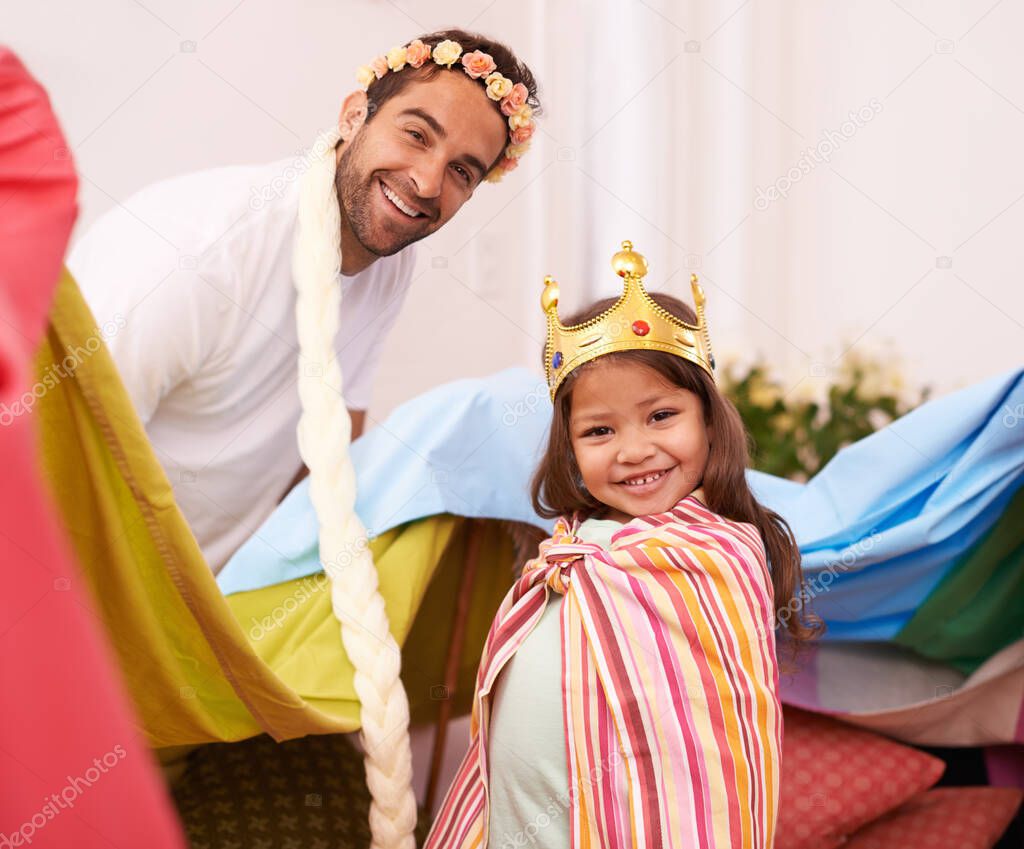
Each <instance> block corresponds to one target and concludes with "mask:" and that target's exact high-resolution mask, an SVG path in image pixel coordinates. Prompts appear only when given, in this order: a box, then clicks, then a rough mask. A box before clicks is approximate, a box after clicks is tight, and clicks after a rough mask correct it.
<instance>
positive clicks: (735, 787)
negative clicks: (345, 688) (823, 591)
mask: <svg viewBox="0 0 1024 849" xmlns="http://www.w3.org/2000/svg"><path fill="white" fill-rule="evenodd" d="M612 266H613V268H614V269H615V271H616V272H617V273H618V274H619V275H620V276H622V277H623V278H625V286H624V290H623V294H622V297H620V298H619V299H617V300H614V299H608V300H605V301H600V302H598V303H596V304H594V305H593V306H591V307H590V308H589V309H587V310H585V311H584V312H583V313H582V314H580V315H578V316H575V317H574V318H573V319H572V320H570V321H569V322H567V324H562V322H561V321H560V320H559V318H558V314H557V306H558V289H557V286H556V285H555V284H554V281H552V280H550V278H549V279H548V280H547V281H546V283H547V286H546V289H545V293H544V297H543V298H542V306H543V307H544V310H545V312H546V313H547V316H548V343H547V347H546V350H545V371H546V373H547V377H548V385H549V387H550V389H551V394H552V400H553V402H554V415H553V419H552V423H551V433H550V437H549V441H548V446H547V451H546V453H545V455H544V458H543V460H542V461H541V464H540V467H539V469H538V470H537V473H536V476H535V478H534V483H533V500H534V505H535V508H536V510H537V512H538V513H539V514H540V515H542V516H546V517H548V518H556V517H558V520H557V522H556V523H555V527H554V531H553V533H552V536H551V538H550V539H548V540H546V541H545V542H543V543H542V544H541V546H540V556H539V557H537V558H536V559H535V560H532V561H530V562H529V563H527V564H526V566H525V568H524V571H523V575H522V577H521V578H520V579H519V580H518V581H517V582H516V584H515V586H514V587H513V588H512V590H511V591H510V592H509V594H508V595H507V596H506V597H505V600H504V601H503V602H502V605H501V608H500V609H499V611H498V614H497V616H496V617H495V620H494V623H493V624H492V626H491V630H490V634H489V636H488V639H487V643H486V645H485V647H484V652H483V658H482V660H481V663H480V669H479V672H478V675H477V690H476V696H475V698H474V706H473V722H472V741H471V744H470V749H469V752H468V754H467V755H466V758H465V760H464V761H463V763H462V766H461V768H460V770H459V773H458V775H457V777H456V779H455V782H454V784H453V786H452V788H451V789H450V790H449V793H448V796H447V797H446V799H445V802H444V805H443V807H442V809H441V811H440V814H439V816H438V818H437V820H436V822H435V823H434V827H433V829H432V831H431V834H430V837H429V838H428V841H427V844H426V845H427V847H428V849H435V847H436V848H437V849H442V848H443V849H469V848H470V847H477V846H481V847H483V846H486V847H488V849H505V848H506V847H518V846H525V845H527V844H529V845H531V846H544V847H559V849H564V847H573V849H577V848H578V847H594V849H597V847H604V848H605V849H612V847H615V849H618V847H675V849H691V847H692V848H693V849H696V847H700V849H719V848H720V847H764V848H765V849H770V847H771V845H772V840H773V834H774V825H775V815H776V809H777V805H778V796H779V752H780V745H781V735H782V712H781V709H780V704H779V699H778V689H777V685H778V672H777V667H776V658H775V637H774V628H775V621H776V620H775V613H776V610H779V609H783V608H785V607H786V604H787V603H788V602H789V600H790V599H791V598H792V597H793V593H794V591H795V590H796V588H797V587H798V586H799V584H800V580H801V576H800V559H799V551H798V549H797V547H796V544H795V542H794V540H793V536H792V534H791V532H790V530H789V528H788V526H787V525H786V523H785V522H784V521H783V520H782V519H781V518H780V517H779V516H778V515H776V514H775V513H772V512H771V511H770V510H767V509H765V508H764V507H762V506H761V505H760V504H758V502H757V501H756V500H755V499H754V497H753V495H752V494H751V492H750V489H749V487H748V485H747V482H746V477H745V469H746V466H747V442H746V434H745V432H744V429H743V425H742V423H741V422H740V419H739V416H738V414H737V413H736V410H735V408H734V407H733V406H732V404H731V403H730V402H729V401H728V400H726V399H725V398H724V397H723V396H722V395H721V394H720V393H719V391H718V388H717V387H716V385H715V380H714V358H713V356H712V354H711V345H710V339H709V336H708V332H707V326H706V324H705V321H704V309H703V306H704V295H703V291H702V290H701V288H700V286H698V285H697V282H696V277H694V278H693V282H692V287H693V293H694V298H695V300H696V304H697V312H696V315H695V314H694V313H693V312H692V311H691V310H690V309H689V308H688V307H686V306H685V305H684V304H682V303H681V302H680V301H678V300H676V299H674V298H671V297H669V296H666V295H660V294H656V295H654V296H651V295H649V294H648V293H647V292H646V291H645V290H644V288H643V285H642V283H641V278H642V277H643V275H644V274H645V273H646V270H647V264H646V261H645V260H644V258H643V257H642V256H641V255H640V254H637V253H636V252H634V251H633V250H632V245H631V244H630V243H629V242H624V243H623V250H622V251H620V252H619V253H617V254H616V255H615V257H614V258H613V260H612ZM768 563H771V569H770V570H769V568H768ZM785 621H786V627H787V628H788V630H789V631H790V632H791V636H793V637H795V638H796V639H806V638H807V637H808V636H809V635H810V633H811V631H810V629H809V628H808V627H807V626H805V625H804V624H802V623H800V622H799V621H797V619H796V618H794V617H787V618H786V620H785Z"/></svg>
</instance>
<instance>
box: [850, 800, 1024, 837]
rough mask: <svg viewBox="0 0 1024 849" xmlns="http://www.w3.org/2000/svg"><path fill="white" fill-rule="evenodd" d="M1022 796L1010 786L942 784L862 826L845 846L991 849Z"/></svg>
mask: <svg viewBox="0 0 1024 849" xmlns="http://www.w3.org/2000/svg"><path fill="white" fill-rule="evenodd" d="M1022 798H1024V791H1021V790H1017V789H1015V788H1011V787H938V788H936V789H934V790H929V791H928V792H927V793H922V794H920V795H919V796H916V797H914V798H913V799H911V800H910V801H909V802H906V803H905V804H903V805H901V806H900V807H899V808H897V809H896V810H895V811H890V812H889V813H887V814H886V815H885V816H883V817H881V818H880V819H878V820H876V821H875V822H873V823H870V824H868V825H866V826H864V828H862V829H861V830H860V831H858V832H857V833H856V834H854V835H853V837H851V838H850V840H849V841H848V842H847V844H846V847H845V849H947V848H948V849H991V847H992V846H994V845H995V842H996V841H997V840H998V839H999V836H1000V835H1001V834H1002V833H1003V832H1004V831H1005V830H1006V827H1007V826H1008V825H1009V824H1010V820H1011V819H1013V815H1014V814H1015V813H1016V811H1017V808H1018V807H1020V802H1021V799H1022Z"/></svg>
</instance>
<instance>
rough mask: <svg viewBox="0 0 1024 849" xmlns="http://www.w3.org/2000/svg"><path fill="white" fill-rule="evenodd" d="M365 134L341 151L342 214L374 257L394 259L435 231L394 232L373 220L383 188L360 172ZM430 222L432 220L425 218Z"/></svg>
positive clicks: (337, 178) (337, 182)
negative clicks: (379, 194) (376, 200)
mask: <svg viewBox="0 0 1024 849" xmlns="http://www.w3.org/2000/svg"><path fill="white" fill-rule="evenodd" d="M365 135H366V134H365V131H364V132H359V133H356V136H355V138H354V139H352V141H351V142H349V143H348V147H347V148H346V149H345V150H344V151H343V152H342V154H341V159H340V161H339V162H338V169H337V171H336V172H335V175H334V185H335V188H336V190H337V193H338V206H339V207H340V209H341V215H342V217H343V218H344V219H345V221H347V222H348V226H349V228H350V229H351V230H352V234H353V235H354V236H355V237H356V241H357V242H359V244H360V245H362V246H363V248H364V249H365V250H367V251H368V252H369V253H371V254H373V255H374V256H378V257H382V256H391V255H392V254H396V253H398V252H399V251H400V250H402V249H403V248H405V247H408V246H409V245H411V244H412V243H413V242H418V241H419V240H420V239H422V238H424V237H425V236H429V235H430V233H431V232H433V231H432V230H431V229H429V228H424V229H423V230H413V231H410V232H408V233H401V232H395V231H392V230H389V229H387V227H385V226H382V225H381V223H380V222H379V221H376V222H375V220H374V213H373V208H374V204H375V198H374V194H375V193H378V192H380V186H379V185H378V184H377V180H376V178H375V177H374V175H373V174H372V173H371V174H368V175H364V174H362V173H360V170H359V164H358V162H359V154H360V152H361V150H362V147H363V142H364V137H365ZM425 220H426V221H429V219H425Z"/></svg>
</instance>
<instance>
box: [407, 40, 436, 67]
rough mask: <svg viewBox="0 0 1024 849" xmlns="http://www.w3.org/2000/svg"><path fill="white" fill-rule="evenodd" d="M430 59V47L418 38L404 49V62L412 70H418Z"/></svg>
mask: <svg viewBox="0 0 1024 849" xmlns="http://www.w3.org/2000/svg"><path fill="white" fill-rule="evenodd" d="M429 58H430V46H429V45H427V44H424V43H423V42H422V41H420V40H419V39H418V38H417V39H416V40H415V41H410V42H409V46H408V47H406V48H405V61H406V62H408V63H409V65H410V66H411V67H413V68H418V67H420V65H422V64H423V63H424V62H426V61H427V59H429Z"/></svg>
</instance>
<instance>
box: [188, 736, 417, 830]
mask: <svg viewBox="0 0 1024 849" xmlns="http://www.w3.org/2000/svg"><path fill="white" fill-rule="evenodd" d="M174 799H175V802H176V803H177V805H178V813H179V814H180V816H181V819H182V822H183V824H184V826H185V832H186V834H187V836H188V840H189V845H190V847H191V849H366V847H368V846H369V845H370V828H369V823H368V821H367V817H368V812H369V807H370V795H369V791H368V790H367V788H366V779H365V774H364V771H363V757H362V755H361V754H360V753H359V752H358V751H357V750H356V748H355V747H354V746H353V745H352V743H351V742H350V741H349V739H348V737H346V736H345V735H344V734H337V735H334V734H332V735H322V736H312V737H303V738H301V739H299V740H289V741H287V742H285V743H275V742H274V741H273V740H272V739H271V738H269V737H266V736H263V737H255V738H253V739H251V740H245V741H242V742H240V743H217V744H213V745H209V746H203V747H201V748H200V749H197V750H196V751H195V752H193V753H192V755H191V756H190V757H189V761H188V767H187V769H186V771H185V774H184V776H183V777H182V779H181V780H180V781H178V783H177V784H176V786H175V788H174ZM427 826H428V823H427V822H426V818H425V817H424V816H423V815H422V814H421V817H420V827H419V829H418V830H417V832H418V835H419V841H418V842H422V838H423V837H425V829H426V827H427Z"/></svg>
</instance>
